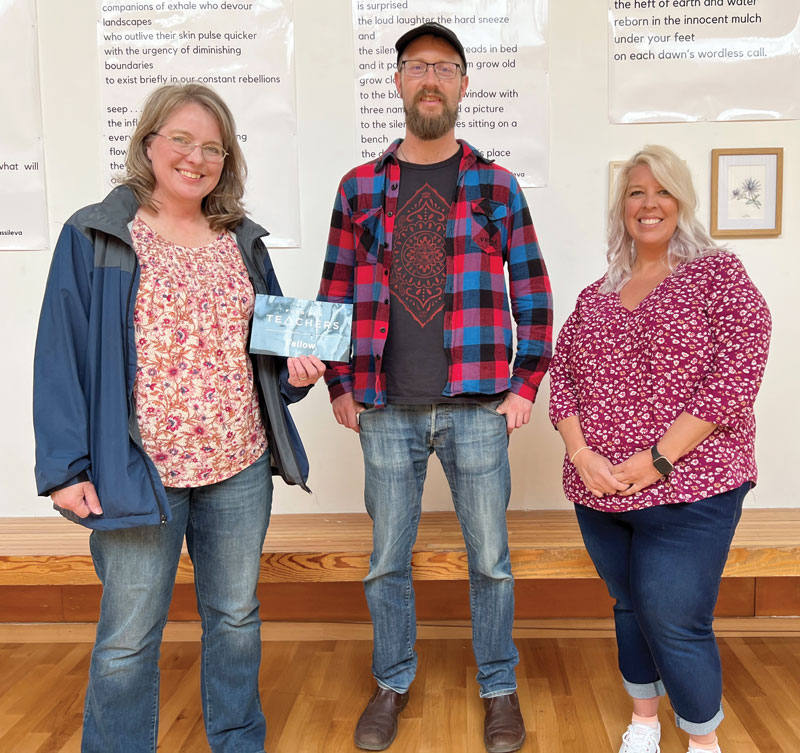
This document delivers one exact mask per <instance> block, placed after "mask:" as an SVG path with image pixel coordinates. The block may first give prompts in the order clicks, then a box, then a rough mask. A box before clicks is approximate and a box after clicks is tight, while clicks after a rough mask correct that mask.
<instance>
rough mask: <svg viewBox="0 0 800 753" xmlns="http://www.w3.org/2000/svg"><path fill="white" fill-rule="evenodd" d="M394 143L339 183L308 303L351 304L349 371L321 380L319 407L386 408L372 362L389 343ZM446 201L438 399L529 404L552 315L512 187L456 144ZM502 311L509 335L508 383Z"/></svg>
mask: <svg viewBox="0 0 800 753" xmlns="http://www.w3.org/2000/svg"><path fill="white" fill-rule="evenodd" d="M400 143H401V142H400V141H399V140H398V141H395V142H394V143H393V144H392V145H391V146H390V147H389V148H388V149H387V150H386V151H385V152H384V153H383V155H382V156H381V157H380V158H379V159H377V160H374V161H372V162H369V163H367V164H365V165H361V166H359V167H356V168H355V169H354V170H351V171H350V172H349V173H347V175H345V176H344V178H342V181H341V183H340V184H339V191H338V194H337V196H336V203H335V204H334V207H333V216H332V217H331V229H330V234H329V236H328V248H327V253H326V256H325V264H324V266H323V270H322V282H321V285H320V289H319V295H318V296H317V297H318V299H319V300H321V301H334V302H338V303H352V304H353V355H352V357H351V360H350V363H336V364H332V365H331V366H330V368H329V369H328V370H327V371H326V372H325V380H326V382H327V383H328V390H329V391H330V398H331V400H334V399H335V398H337V397H339V396H340V395H342V394H344V393H345V392H353V397H354V399H355V400H356V401H357V402H360V403H368V404H374V405H379V406H382V405H385V404H386V378H385V375H384V374H383V372H382V370H381V359H382V357H383V349H384V346H385V344H386V336H387V334H388V331H389V270H390V269H391V266H392V230H393V227H394V219H395V215H396V213H397V195H398V189H399V186H400V165H399V163H398V161H397V157H396V156H395V150H396V149H397V146H398V145H399V144H400ZM459 143H460V144H461V145H462V147H463V153H462V157H461V164H460V167H459V174H458V186H457V191H456V198H455V201H454V202H453V204H452V206H451V208H450V215H449V216H448V218H447V239H446V242H447V278H446V283H445V309H444V311H445V313H444V349H445V352H446V353H447V357H448V360H449V367H448V375H447V384H446V385H445V388H444V390H443V392H442V395H444V396H446V397H447V396H453V395H460V394H464V393H478V394H483V395H494V394H498V393H502V392H505V391H506V390H509V389H510V390H511V391H512V392H515V393H517V394H518V395H521V396H522V397H525V398H527V399H529V400H533V399H534V398H535V397H536V391H537V389H538V388H539V384H540V383H541V381H542V378H543V377H544V374H545V371H547V367H548V365H549V363H550V356H551V341H552V303H551V295H550V281H549V279H548V277H547V270H546V269H545V266H544V261H543V260H542V257H541V254H540V253H539V244H538V242H537V240H536V232H535V231H534V228H533V223H532V221H531V216H530V212H529V211H528V205H527V203H526V201H525V197H524V195H523V194H522V190H521V189H520V187H519V184H518V183H517V180H516V178H514V176H513V175H512V174H511V173H510V172H508V170H505V169H504V168H502V167H499V166H497V165H495V164H494V163H493V162H491V161H490V160H487V159H485V158H484V157H483V156H482V155H481V154H480V153H479V152H478V151H477V150H475V149H474V148H473V147H471V146H470V145H469V144H467V143H466V142H464V141H459ZM506 264H507V265H508V277H509V282H510V289H511V310H512V311H513V315H514V319H515V320H516V323H517V356H516V359H515V360H514V369H513V373H511V374H510V373H509V364H510V363H511V358H512V355H513V332H512V326H511V311H510V310H509V302H508V293H507V291H506V284H505V274H504V265H506Z"/></svg>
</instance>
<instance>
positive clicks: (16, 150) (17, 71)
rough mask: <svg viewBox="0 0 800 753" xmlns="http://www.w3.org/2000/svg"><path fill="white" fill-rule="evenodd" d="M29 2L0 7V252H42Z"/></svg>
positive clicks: (34, 45) (32, 6)
mask: <svg viewBox="0 0 800 753" xmlns="http://www.w3.org/2000/svg"><path fill="white" fill-rule="evenodd" d="M37 49H38V39H37V34H36V2H35V0H8V1H7V2H0V101H2V102H3V117H2V118H0V206H2V208H3V209H2V213H0V250H6V251H33V250H40V249H44V248H47V246H48V245H49V242H48V238H47V206H46V202H45V185H44V167H43V162H44V159H43V156H44V149H43V146H42V111H41V107H40V104H39V103H40V99H41V98H40V96H39V60H38V54H37Z"/></svg>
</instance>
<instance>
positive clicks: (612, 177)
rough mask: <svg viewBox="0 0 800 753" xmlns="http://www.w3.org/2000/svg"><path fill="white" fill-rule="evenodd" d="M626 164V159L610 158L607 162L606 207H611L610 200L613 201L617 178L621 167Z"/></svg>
mask: <svg viewBox="0 0 800 753" xmlns="http://www.w3.org/2000/svg"><path fill="white" fill-rule="evenodd" d="M627 164H628V160H626V159H617V160H611V162H609V163H608V208H609V210H610V209H611V202H612V201H614V188H615V187H616V185H617V178H618V177H619V173H620V171H621V170H622V168H623V167H624V166H625V165H627Z"/></svg>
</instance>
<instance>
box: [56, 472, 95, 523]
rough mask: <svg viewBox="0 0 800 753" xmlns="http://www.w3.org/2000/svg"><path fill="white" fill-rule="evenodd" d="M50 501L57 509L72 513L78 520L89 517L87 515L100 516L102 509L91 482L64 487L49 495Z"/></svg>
mask: <svg viewBox="0 0 800 753" xmlns="http://www.w3.org/2000/svg"><path fill="white" fill-rule="evenodd" d="M50 499H52V500H53V503H54V504H55V505H57V506H58V507H60V508H62V509H64V510H70V511H71V512H74V513H75V514H76V515H77V516H78V517H79V518H87V517H89V513H94V514H95V515H102V514H103V508H102V507H100V500H99V499H98V498H97V492H96V491H95V489H94V484H93V483H92V482H91V481H81V483H79V484H73V485H72V486H65V487H64V488H63V489H59V490H58V491H56V492H53V493H52V494H51V495H50Z"/></svg>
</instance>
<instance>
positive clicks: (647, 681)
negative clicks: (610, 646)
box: [575, 482, 750, 735]
mask: <svg viewBox="0 0 800 753" xmlns="http://www.w3.org/2000/svg"><path fill="white" fill-rule="evenodd" d="M749 490H750V483H749V482H748V483H746V484H743V485H742V486H740V487H739V488H738V489H734V490H732V491H729V492H725V493H723V494H718V495H716V496H713V497H709V498H707V499H704V500H701V501H699V502H693V503H691V504H674V505H660V506H658V507H649V508H646V509H644V510H633V511H630V512H623V513H609V512H601V511H598V510H593V509H590V508H588V507H584V506H582V505H576V506H575V509H576V512H577V515H578V523H579V524H580V528H581V533H582V534H583V540H584V542H585V544H586V549H587V550H588V551H589V554H590V556H591V558H592V561H593V562H594V564H595V567H596V568H597V572H598V573H599V575H600V577H601V578H602V579H603V580H604V581H605V583H606V586H607V587H608V591H609V593H610V594H611V596H612V598H614V599H616V605H615V606H614V621H615V626H616V634H617V650H618V655H619V668H620V672H621V673H622V678H623V683H624V685H625V689H626V690H627V691H628V693H629V695H631V696H632V697H633V698H654V697H656V696H659V695H664V693H665V692H666V693H667V694H669V699H670V702H671V703H672V708H673V710H674V712H675V720H676V723H677V725H678V727H680V728H681V729H684V730H686V731H687V732H688V733H689V734H693V735H704V734H707V733H709V732H712V731H713V730H714V729H716V727H717V726H718V725H719V723H720V722H721V721H722V718H723V713H722V666H721V664H720V658H719V650H718V648H717V641H716V639H715V637H714V631H713V629H712V623H713V620H714V606H715V605H716V603H717V595H718V593H719V584H720V580H721V578H722V570H723V568H724V567H725V561H726V560H727V558H728V552H729V550H730V545H731V540H732V539H733V534H734V531H735V530H736V525H737V523H738V522H739V518H740V517H741V514H742V503H743V501H744V498H745V495H746V494H747V492H748V491H749Z"/></svg>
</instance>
